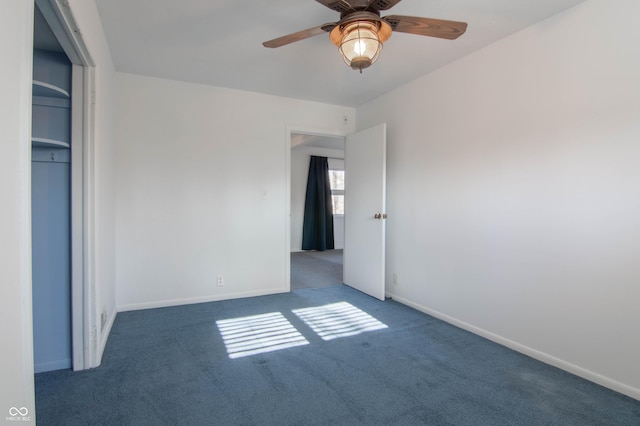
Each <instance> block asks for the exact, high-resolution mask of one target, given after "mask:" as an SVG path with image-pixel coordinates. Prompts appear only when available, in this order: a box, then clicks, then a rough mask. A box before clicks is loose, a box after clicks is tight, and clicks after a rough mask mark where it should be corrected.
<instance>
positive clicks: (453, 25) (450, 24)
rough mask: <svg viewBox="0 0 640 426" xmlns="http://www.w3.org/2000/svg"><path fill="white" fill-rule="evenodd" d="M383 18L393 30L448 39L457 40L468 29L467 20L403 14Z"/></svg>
mask: <svg viewBox="0 0 640 426" xmlns="http://www.w3.org/2000/svg"><path fill="white" fill-rule="evenodd" d="M382 19H383V20H384V21H386V22H387V23H388V24H389V25H391V29H392V30H393V31H398V32H401V33H409V34H417V35H423V36H428V37H437V38H446V39H447V40H455V39H457V38H458V37H460V36H461V35H462V34H464V32H465V31H466V30H467V23H466V22H456V21H444V20H442V19H432V18H418V17H416V16H401V15H389V16H385V17H384V18H382Z"/></svg>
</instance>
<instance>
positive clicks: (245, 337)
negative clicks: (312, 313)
mask: <svg viewBox="0 0 640 426" xmlns="http://www.w3.org/2000/svg"><path fill="white" fill-rule="evenodd" d="M216 325H217V326H218V330H219V331H220V335H221V336H222V339H223V340H224V344H225V347H226V348H227V353H228V354H229V358H231V359H235V358H241V357H244V356H251V355H256V354H261V353H265V352H272V351H277V350H281V349H287V348H292V347H295V346H302V345H308V344H309V342H308V341H307V339H305V338H304V337H303V336H302V334H300V333H299V332H298V330H296V328H295V327H294V326H293V325H292V324H291V323H290V322H289V321H288V320H287V319H286V318H285V317H284V316H283V315H282V314H281V313H280V312H272V313H268V314H262V315H253V316H248V317H241V318H231V319H226V320H219V321H216Z"/></svg>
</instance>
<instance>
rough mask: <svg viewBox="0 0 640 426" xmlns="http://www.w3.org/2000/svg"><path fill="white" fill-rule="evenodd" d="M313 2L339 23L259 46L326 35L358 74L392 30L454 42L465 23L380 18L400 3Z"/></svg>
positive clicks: (358, 0) (370, 0)
mask: <svg viewBox="0 0 640 426" xmlns="http://www.w3.org/2000/svg"><path fill="white" fill-rule="evenodd" d="M316 1H317V2H318V3H321V4H323V5H325V6H327V7H328V8H329V9H332V10H335V11H336V12H339V13H340V20H339V21H338V22H329V23H326V24H323V25H320V26H317V27H313V28H309V29H306V30H302V31H298V32H295V33H292V34H288V35H285V36H282V37H278V38H275V39H273V40H269V41H265V42H264V43H262V44H263V46H264V47H280V46H284V45H287V44H289V43H293V42H296V41H300V40H304V39H306V38H309V37H313V36H317V35H319V34H322V33H325V32H328V33H329V38H330V39H331V41H332V42H333V44H335V45H336V46H338V50H339V51H340V54H341V55H342V58H343V59H344V61H345V63H346V64H347V65H349V66H350V67H351V68H353V69H354V70H360V72H361V73H362V70H363V69H365V68H368V67H370V66H371V65H372V64H373V63H374V62H375V61H376V60H377V59H378V56H379V55H380V51H381V50H382V44H383V43H384V42H385V41H387V40H388V39H389V37H391V33H392V32H393V31H398V32H402V33H409V34H417V35H422V36H428V37H437V38H444V39H448V40H454V39H456V38H458V37H460V36H461V35H462V34H464V32H465V31H466V29H467V24H466V23H465V22H456V21H445V20H441V19H432V18H419V17H415V16H402V15H388V16H385V17H380V11H381V10H388V9H391V8H392V7H393V6H395V5H396V4H398V3H400V0H316Z"/></svg>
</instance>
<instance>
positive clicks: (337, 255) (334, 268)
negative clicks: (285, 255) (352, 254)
mask: <svg viewBox="0 0 640 426" xmlns="http://www.w3.org/2000/svg"><path fill="white" fill-rule="evenodd" d="M342 252H343V251H342V250H325V251H301V252H295V253H291V290H300V289H303V288H321V287H330V286H333V285H337V284H342Z"/></svg>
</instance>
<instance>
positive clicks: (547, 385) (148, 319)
mask: <svg viewBox="0 0 640 426" xmlns="http://www.w3.org/2000/svg"><path fill="white" fill-rule="evenodd" d="M345 302H346V303H345ZM336 304H339V305H336ZM314 307H324V308H320V309H319V310H311V311H308V310H306V311H302V312H301V311H299V310H300V309H304V308H314ZM345 307H347V308H345ZM334 308H335V309H334ZM265 314H273V315H271V316H269V317H268V318H267V317H266V316H264V315H265ZM239 318H243V320H242V321H244V323H247V321H249V320H251V324H252V325H251V327H249V328H246V327H244V326H243V325H242V324H243V323H242V321H240V320H238V321H240V323H239V322H238V321H228V320H237V319H239ZM302 318H304V319H305V320H303V319H302ZM218 321H220V322H218ZM305 321H306V322H305ZM314 321H315V322H314ZM381 323H382V324H383V325H381ZM265 327H266V329H265ZM221 330H223V331H224V333H225V338H226V339H227V340H225V339H224V338H223V336H222V335H221ZM247 330H248V331H247ZM266 330H269V331H271V332H270V333H267V332H266ZM314 330H315V331H314ZM366 330H369V331H366ZM258 335H260V337H261V340H260V341H258V340H257V336H258ZM321 336H322V337H321ZM252 337H255V338H256V339H255V341H252ZM278 339H280V340H278ZM286 342H293V343H295V344H296V345H297V346H294V347H289V348H284V349H280V350H273V351H270V352H263V353H254V354H253V355H249V353H253V352H260V351H261V350H269V349H274V348H276V347H278V344H279V345H280V346H286ZM261 345H262V349H261ZM251 351H253V352H251ZM230 355H232V356H236V358H234V359H232V358H230ZM36 409H37V420H38V424H40V425H178V424H180V425H330V424H331V425H336V424H337V425H387V424H388V425H581V426H583V425H639V424H640V401H636V400H634V399H631V398H628V397H625V396H623V395H621V394H618V393H615V392H613V391H610V390H608V389H605V388H602V387H600V386H598V385H596V384H593V383H591V382H588V381H585V380H583V379H580V378H578V377H576V376H573V375H571V374H569V373H566V372H564V371H561V370H558V369H556V368H553V367H550V366H547V365H545V364H542V363H540V362H538V361H535V360H533V359H531V358H528V357H526V356H524V355H521V354H519V353H516V352H513V351H511V350H509V349H506V348H504V347H502V346H499V345H496V344H494V343H492V342H489V341H487V340H485V339H483V338H481V337H478V336H475V335H473V334H471V333H468V332H466V331H463V330H461V329H458V328H456V327H453V326H451V325H449V324H446V323H444V322H442V321H439V320H437V319H434V318H432V317H430V316H428V315H425V314H422V313H420V312H417V311H415V310H413V309H411V308H408V307H406V306H404V305H401V304H399V303H396V302H394V301H392V300H387V301H385V302H381V301H378V300H376V299H373V298H371V297H368V296H365V295H363V294H361V293H359V292H357V291H355V290H352V289H350V288H349V287H346V286H334V287H328V288H322V289H304V290H298V291H295V292H292V293H289V294H281V295H273V296H264V297H255V298H248V299H239V300H230V301H222V302H214V303H203V304H196V305H188V306H180V307H171V308H162V309H151V310H144V311H136V312H126V313H121V314H118V316H117V318H116V321H115V324H114V326H113V330H112V333H111V336H110V338H109V342H108V344H107V348H106V350H105V354H104V358H103V363H102V366H101V367H99V368H97V369H94V370H89V371H82V372H75V373H74V372H71V371H57V372H49V373H41V374H38V375H36Z"/></svg>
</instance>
